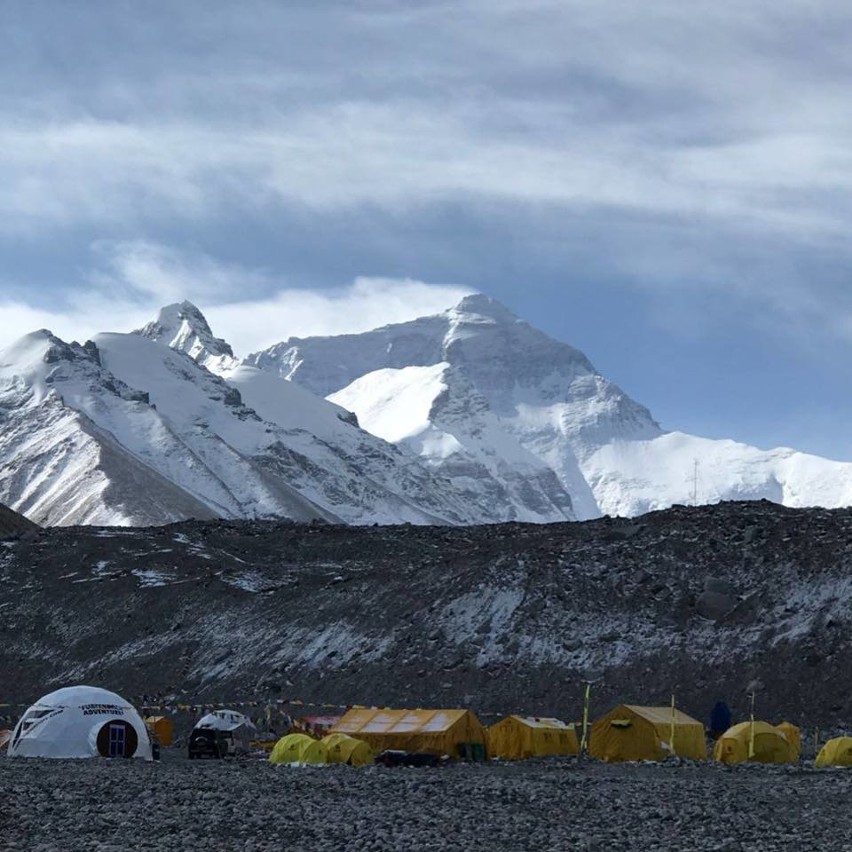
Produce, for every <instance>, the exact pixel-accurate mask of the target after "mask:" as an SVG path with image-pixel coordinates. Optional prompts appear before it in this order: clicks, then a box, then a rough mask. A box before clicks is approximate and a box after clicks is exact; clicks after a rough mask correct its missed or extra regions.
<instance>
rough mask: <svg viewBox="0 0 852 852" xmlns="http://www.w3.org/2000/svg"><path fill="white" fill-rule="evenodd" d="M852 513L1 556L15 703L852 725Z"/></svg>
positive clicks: (136, 535) (690, 514)
mask: <svg viewBox="0 0 852 852" xmlns="http://www.w3.org/2000/svg"><path fill="white" fill-rule="evenodd" d="M850 560H852V511H850V510H833V511H829V510H817V509H813V510H793V509H784V508H782V507H779V506H777V505H774V504H771V503H765V502H763V503H743V504H735V503H730V504H722V505H719V506H715V507H702V508H683V507H680V508H677V507H676V508H673V509H671V510H667V511H664V512H659V513H651V514H649V515H646V516H644V517H642V518H640V519H633V520H624V519H610V518H604V519H600V520H596V521H589V522H584V523H567V524H556V525H545V526H542V525H533V524H530V525H521V524H503V525H495V526H489V527H470V528H454V527H417V526H394V527H378V526H377V527H362V528H358V527H348V526H342V525H327V524H321V523H315V524H295V523H279V522H245V521H229V522H222V521H217V522H214V521H204V522H201V521H196V522H183V523H179V524H174V525H171V526H165V527H156V528H150V529H121V528H110V529H107V528H91V527H84V528H61V529H60V528H54V529H43V530H39V531H37V532H35V533H30V534H28V535H26V536H24V537H23V538H21V539H19V540H12V541H7V542H6V543H5V544H4V545H3V546H2V547H0V672H2V673H3V678H2V682H3V689H4V691H5V694H4V695H3V696H0V699H2V701H4V702H21V703H28V702H30V701H32V700H33V699H35V698H37V697H38V696H39V695H41V694H43V693H44V692H47V691H48V690H50V689H55V688H57V687H59V686H63V685H68V684H71V683H80V682H84V683H90V684H93V685H99V686H104V687H107V688H109V689H113V690H116V691H118V692H120V693H122V694H124V695H125V696H126V697H128V698H130V699H131V700H136V701H142V698H141V697H142V696H145V695H148V696H150V695H157V696H159V697H160V698H161V699H162V700H164V701H166V702H169V703H178V702H190V701H196V700H200V701H208V702H218V701H231V702H236V701H253V700H257V701H259V702H267V701H283V700H289V701H292V700H294V699H299V700H302V701H305V702H308V703H317V704H322V703H326V702H328V703H334V704H343V705H345V704H352V703H362V704H368V705H389V706H393V705H402V706H436V705H445V706H452V705H456V706H458V705H461V706H467V707H470V708H471V709H473V710H475V711H477V712H481V713H492V712H493V713H504V712H524V713H528V714H533V715H553V716H557V717H561V718H567V719H572V718H577V717H578V715H579V712H580V695H581V692H582V681H583V680H584V679H591V680H594V681H595V683H594V686H593V709H592V712H593V715H594V714H595V713H599V712H602V711H603V710H604V709H607V708H608V706H609V705H611V704H612V703H613V702H615V701H617V700H629V701H632V702H634V703H646V704H667V703H668V701H669V697H670V694H671V693H672V692H674V693H675V694H676V695H677V700H678V703H679V706H681V707H682V708H683V709H684V710H686V711H687V712H691V713H692V714H693V715H695V716H698V717H699V718H702V719H706V718H707V715H708V713H709V709H710V707H711V706H712V705H713V704H714V703H715V701H716V700H717V699H719V698H724V699H725V700H727V701H728V703H729V704H730V705H731V707H732V708H733V710H734V713H735V716H739V717H740V718H741V717H742V716H743V714H744V713H745V712H746V706H747V693H748V692H749V691H754V692H755V693H756V703H757V709H758V715H759V716H765V717H766V718H768V719H769V720H770V721H778V720H780V719H781V718H782V717H786V718H789V719H790V720H791V721H793V722H796V723H797V724H800V725H803V726H812V725H819V726H822V727H825V726H837V727H843V726H844V725H846V724H847V723H848V722H850V721H852V698H850V694H849V691H848V683H847V682H846V678H845V676H844V671H845V668H844V667H845V665H846V661H848V659H849V652H850V641H851V640H850V636H852V632H850V621H852V571H850V568H852V565H850Z"/></svg>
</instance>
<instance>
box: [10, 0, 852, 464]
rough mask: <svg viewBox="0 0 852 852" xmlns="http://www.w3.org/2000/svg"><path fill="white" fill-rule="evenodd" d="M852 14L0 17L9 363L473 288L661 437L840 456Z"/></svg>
mask: <svg viewBox="0 0 852 852" xmlns="http://www.w3.org/2000/svg"><path fill="white" fill-rule="evenodd" d="M850 37H852V7H849V8H845V7H843V5H842V4H828V3H825V4H822V3H819V2H807V3H806V2H789V3H784V4H778V3H771V2H764V0H740V2H730V1H729V0H717V2H714V3H712V4H709V3H708V4H693V3H684V2H682V0H647V1H646V2H642V3H636V2H635V0H618V2H614V1H613V0H594V2H592V0H585V1H584V2H576V1H575V0H454V2H428V0H426V2H416V3H415V2H394V1H393V0H361V2H358V0H347V2H343V1H342V0H341V1H340V2H336V0H327V2H323V1H322V0H313V2H300V0H296V2H292V0H290V2H286V3H282V2H253V0H248V2H240V3H225V2H218V3H217V2H215V0H204V2H201V0H181V2H180V3H173V2H152V1H151V0H134V2H125V0H102V2H98V0H90V2H87V3H69V2H66V0H61V2H52V0H40V2H38V3H32V2H19V0H3V2H2V4H0V38H2V46H3V50H2V51H0V85H2V91H3V97H2V99H0V311H2V317H3V319H4V322H2V323H0V343H3V342H5V341H7V340H8V339H9V338H10V337H13V336H16V335H17V334H18V333H20V332H21V331H25V330H28V329H29V328H35V327H39V326H45V325H46V326H48V327H51V328H53V329H54V330H55V331H56V332H57V333H59V334H61V335H63V336H77V337H83V336H86V335H87V334H91V333H93V332H94V331H97V330H105V329H110V330H123V329H129V328H132V327H134V326H136V325H138V324H140V323H141V322H142V321H144V320H145V319H147V318H148V316H149V315H150V314H151V313H152V312H153V311H154V310H155V309H156V307H157V306H158V305H160V304H163V303H166V302H170V301H174V300H176V299H181V298H190V299H192V300H193V301H195V302H196V303H197V304H198V305H199V306H200V307H202V309H204V310H205V312H206V313H207V314H208V316H209V318H210V319H211V322H212V323H213V325H214V331H216V332H217V333H218V334H220V335H223V336H226V337H228V338H229V339H231V340H232V342H233V343H234V344H235V346H236V348H237V349H238V351H240V352H248V351H250V350H252V349H257V348H260V347H261V346H265V345H269V344H271V343H273V342H276V341H277V340H280V339H282V338H285V337H287V336H289V335H291V334H310V333H336V332H341V331H346V330H360V329H363V328H366V327H368V326H371V325H377V324H381V323H383V322H386V321H394V320H399V319H405V318H408V317H409V316H412V315H415V314H418V313H423V312H432V311H435V310H439V309H440V308H442V307H444V306H446V305H449V304H451V303H452V302H454V301H455V300H456V299H457V298H458V297H459V296H460V295H461V294H462V293H464V292H466V291H470V290H481V291H483V292H486V293H488V294H489V295H492V296H494V297H495V298H497V299H499V300H500V301H502V302H504V303H505V304H506V305H507V306H509V307H510V308H512V309H513V310H514V311H515V312H516V313H518V314H519V315H521V316H522V317H524V318H525V319H527V320H529V321H530V322H531V323H533V324H534V325H537V326H539V327H540V328H542V329H544V330H545V331H547V332H549V333H550V334H552V335H553V336H555V337H558V338H560V339H563V340H566V341H568V342H570V343H572V344H573V345H575V346H577V347H579V348H580V349H582V350H583V351H585V352H586V354H587V355H588V356H589V357H590V358H591V359H592V361H593V362H594V363H595V364H596V366H597V367H598V368H599V369H600V370H601V371H602V372H604V373H605V374H606V375H607V376H609V377H610V378H612V379H613V380H615V381H616V382H618V383H619V384H621V385H622V386H623V387H624V388H625V389H626V390H627V391H628V392H629V393H630V394H631V395H632V396H634V397H635V398H636V399H638V400H639V401H641V402H643V403H644V404H646V405H647V406H648V407H649V408H651V410H652V411H653V412H654V414H655V415H656V417H657V419H658V420H659V421H660V422H661V423H662V425H663V426H664V427H666V428H672V429H675V428H677V429H683V430H685V431H691V432H695V433H697V434H702V435H707V436H710V437H734V438H737V439H739V440H744V441H747V442H749V443H754V444H756V445H758V446H762V447H769V446H774V445H778V444H786V445H790V446H795V447H798V448H801V449H805V450H809V451H813V452H818V453H821V454H825V455H830V456H833V457H837V458H845V459H849V458H852V437H850V435H849V430H848V429H847V427H846V423H847V422H848V421H849V420H850V415H852V392H850V391H852V380H850V378H849V374H850V371H849V369H848V364H849V363H850V359H851V358H852V287H850V282H849V277H850V255H852V248H850V245H852V243H851V242H850V240H849V237H848V234H847V231H848V227H849V226H848V223H849V221H850V218H852V217H850V213H852V209H850V208H852V203H850V198H851V197H852V196H850V190H852V112H850V110H849V108H848V104H849V103H850V102H852V54H850V52H849V50H848V44H849V40H850Z"/></svg>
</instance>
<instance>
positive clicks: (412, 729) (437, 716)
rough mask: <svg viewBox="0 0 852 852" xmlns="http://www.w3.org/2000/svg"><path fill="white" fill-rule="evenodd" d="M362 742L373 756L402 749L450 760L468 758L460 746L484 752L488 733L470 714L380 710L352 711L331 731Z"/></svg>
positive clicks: (442, 711)
mask: <svg viewBox="0 0 852 852" xmlns="http://www.w3.org/2000/svg"><path fill="white" fill-rule="evenodd" d="M331 733H333V734H349V735H350V736H354V737H357V739H359V740H363V741H364V742H365V743H367V745H369V746H370V748H371V749H372V750H373V751H374V752H380V751H384V750H385V749H400V750H401V751H409V752H425V753H428V754H437V755H443V754H448V755H449V756H450V757H463V756H465V751H464V749H462V748H460V746H463V745H466V744H477V745H478V747H479V748H481V749H484V748H485V731H484V730H483V728H482V725H481V724H480V723H479V719H477V718H476V716H474V715H473V713H471V712H470V711H469V710H390V709H384V710H377V709H376V708H367V707H353V708H352V710H350V711H349V712H348V713H347V714H346V715H345V716H344V717H343V718H342V719H341V720H340V721H339V722H338V723H337V724H336V725H335V726H334V727H333V728H332V729H331Z"/></svg>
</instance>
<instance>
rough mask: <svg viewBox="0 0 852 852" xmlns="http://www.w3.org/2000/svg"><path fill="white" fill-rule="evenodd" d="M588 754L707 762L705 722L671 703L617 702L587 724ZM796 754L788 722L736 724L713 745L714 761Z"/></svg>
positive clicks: (797, 742) (796, 738) (784, 758)
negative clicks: (777, 723) (590, 727)
mask: <svg viewBox="0 0 852 852" xmlns="http://www.w3.org/2000/svg"><path fill="white" fill-rule="evenodd" d="M589 754H590V755H591V756H592V757H596V758H598V759H600V760H605V761H621V760H663V759H665V758H666V757H669V756H677V757H685V758H689V759H691V760H706V759H707V746H706V740H705V736H704V726H703V725H702V724H701V722H699V721H698V720H697V719H693V718H692V717H691V716H688V715H687V714H686V713H683V712H682V711H680V710H677V709H673V708H671V707H639V706H637V705H634V704H620V705H619V706H618V707H616V708H614V709H613V710H611V711H610V712H609V713H607V714H606V715H605V716H603V717H602V718H600V719H598V720H597V721H596V722H595V723H594V724H593V725H592V731H591V739H590V743H589ZM800 754H801V737H800V732H799V729H798V728H797V727H796V726H795V725H793V724H791V723H790V722H782V723H781V724H780V725H770V724H769V723H768V722H757V721H756V722H740V723H739V724H737V725H734V726H733V727H731V728H729V729H728V730H727V731H725V732H724V733H723V734H722V735H721V736H720V737H719V739H718V740H717V741H716V744H715V746H714V748H713V759H714V760H716V761H719V762H720V763H726V764H736V763H745V762H746V761H754V762H756V763H793V762H795V761H797V760H798V759H799V756H800ZM825 759H826V760H827V759H828V758H827V757H826V758H825ZM850 760H852V740H850Z"/></svg>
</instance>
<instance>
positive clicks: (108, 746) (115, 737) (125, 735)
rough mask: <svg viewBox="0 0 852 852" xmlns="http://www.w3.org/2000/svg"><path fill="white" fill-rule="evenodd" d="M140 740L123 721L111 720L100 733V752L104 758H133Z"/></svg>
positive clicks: (103, 726)
mask: <svg viewBox="0 0 852 852" xmlns="http://www.w3.org/2000/svg"><path fill="white" fill-rule="evenodd" d="M138 744H139V738H138V736H137V734H136V731H135V730H134V729H133V726H132V725H130V724H128V723H127V722H125V721H124V720H123V719H110V720H109V722H105V723H104V724H103V725H102V726H101V729H100V730H99V731H98V751H99V752H100V754H102V755H103V756H104V757H133V755H134V754H135V753H136V747H137V745H138Z"/></svg>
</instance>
